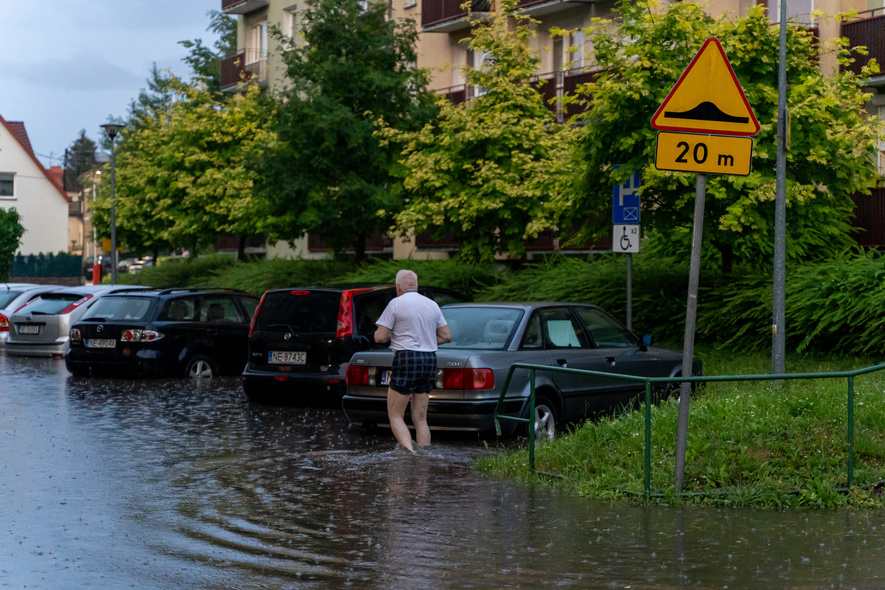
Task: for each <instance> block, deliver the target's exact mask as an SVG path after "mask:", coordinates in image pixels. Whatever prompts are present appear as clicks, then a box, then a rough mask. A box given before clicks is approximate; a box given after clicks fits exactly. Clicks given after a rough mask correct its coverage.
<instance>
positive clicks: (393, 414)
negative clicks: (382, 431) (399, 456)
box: [387, 389, 415, 451]
mask: <svg viewBox="0 0 885 590" xmlns="http://www.w3.org/2000/svg"><path fill="white" fill-rule="evenodd" d="M410 397H411V396H408V395H403V394H401V393H399V392H397V391H394V390H392V389H388V390H387V418H388V420H390V430H392V431H393V436H395V437H396V441H397V442H398V443H399V444H401V445H402V446H404V447H405V448H407V449H409V450H410V451H414V450H415V449H414V447H412V433H411V432H409V427H408V426H406V421H405V415H406V408H407V407H408V405H409V399H410Z"/></svg>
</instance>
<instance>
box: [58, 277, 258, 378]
mask: <svg viewBox="0 0 885 590" xmlns="http://www.w3.org/2000/svg"><path fill="white" fill-rule="evenodd" d="M257 306H258V298H257V297H253V296H251V295H249V294H247V293H245V292H242V291H235V290H229V289H162V290H157V289H152V290H146V291H124V292H121V293H114V294H111V295H107V296H105V297H103V298H102V299H101V300H99V301H98V302H97V303H96V304H95V305H94V306H93V307H92V308H91V309H90V310H89V311H88V312H87V313H86V314H84V315H83V317H82V318H80V320H79V321H78V322H77V323H76V324H74V326H73V327H72V328H71V347H70V350H69V351H68V352H67V354H66V355H65V364H66V366H67V368H68V371H70V372H71V373H73V374H74V375H89V374H92V375H96V376H98V375H117V376H127V377H129V376H131V377H136V376H151V377H190V378H211V377H213V376H214V375H225V374H226V375H238V374H240V373H241V372H242V370H243V366H244V365H245V364H246V349H247V338H248V335H249V321H250V320H251V318H252V314H253V312H254V311H255V308H256V307H257Z"/></svg>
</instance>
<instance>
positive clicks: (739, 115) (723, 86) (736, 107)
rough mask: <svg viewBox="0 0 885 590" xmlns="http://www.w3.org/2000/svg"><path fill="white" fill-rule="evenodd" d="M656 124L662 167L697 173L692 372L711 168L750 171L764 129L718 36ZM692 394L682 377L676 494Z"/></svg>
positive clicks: (685, 367) (688, 320) (685, 356)
mask: <svg viewBox="0 0 885 590" xmlns="http://www.w3.org/2000/svg"><path fill="white" fill-rule="evenodd" d="M651 126H652V127H653V128H655V129H657V130H658V131H659V133H658V138H657V146H656V148H655V167H656V168H658V169H659V170H675V171H679V172H696V173H697V182H696V185H695V207H694V227H693V230H692V237H691V262H690V265H689V278H688V303H687V305H686V310H685V342H684V347H683V351H682V374H683V375H686V376H691V369H692V360H693V358H694V333H695V326H696V323H697V303H698V283H699V279H700V267H701V244H702V241H703V233H704V201H705V199H706V193H707V174H733V175H741V176H746V175H748V174H750V164H751V159H752V153H753V139H752V136H754V135H756V134H757V133H759V129H760V127H759V122H758V121H757V120H756V115H755V114H753V109H752V108H750V104H749V103H748V102H747V97H746V96H744V90H743V88H741V85H740V83H739V82H738V80H737V76H735V74H734V70H733V69H732V68H731V64H730V63H729V61H728V58H727V57H726V56H725V51H724V50H723V49H722V45H721V44H720V43H719V40H718V39H717V38H716V37H710V38H709V39H707V40H706V41H705V42H704V44H703V45H702V46H701V48H700V50H699V51H698V52H697V54H696V55H695V56H694V59H692V60H691V63H690V64H688V67H687V68H686V69H685V71H684V72H683V73H682V76H680V78H679V80H678V81H677V82H676V85H675V86H673V89H672V90H671V91H670V94H668V95H667V98H666V99H664V102H663V103H661V106H660V107H658V110H657V112H656V113H655V114H654V116H653V117H652V119H651ZM690 398H691V384H690V383H687V382H685V383H682V384H681V386H680V391H679V427H678V432H677V438H676V479H675V482H674V483H675V487H676V493H677V494H681V493H682V483H683V478H684V475H685V450H686V443H687V440H688V407H689V401H690Z"/></svg>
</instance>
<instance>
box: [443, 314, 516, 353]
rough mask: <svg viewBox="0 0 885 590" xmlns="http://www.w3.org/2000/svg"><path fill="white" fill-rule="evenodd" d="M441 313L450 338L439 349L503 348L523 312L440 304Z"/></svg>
mask: <svg viewBox="0 0 885 590" xmlns="http://www.w3.org/2000/svg"><path fill="white" fill-rule="evenodd" d="M442 313H443V316H444V317H445V318H446V322H448V324H449V330H450V331H451V332H452V341H451V342H449V343H447V344H441V345H440V348H470V349H475V350H504V348H505V347H506V346H507V343H508V342H509V341H510V338H511V337H512V336H513V333H514V332H515V331H516V326H517V325H519V320H520V319H521V318H522V316H523V313H524V312H523V311H522V310H521V309H502V308H499V307H452V308H448V307H444V308H443V309H442Z"/></svg>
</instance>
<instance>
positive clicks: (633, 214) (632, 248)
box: [612, 170, 642, 330]
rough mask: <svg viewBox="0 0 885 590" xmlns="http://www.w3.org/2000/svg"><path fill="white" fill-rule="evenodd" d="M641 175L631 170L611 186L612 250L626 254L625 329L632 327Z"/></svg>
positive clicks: (637, 171)
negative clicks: (625, 176)
mask: <svg viewBox="0 0 885 590" xmlns="http://www.w3.org/2000/svg"><path fill="white" fill-rule="evenodd" d="M641 186H642V175H641V173H640V171H639V170H636V171H634V172H633V174H632V175H631V176H630V178H629V179H628V180H627V182H625V183H624V184H616V185H614V186H613V187H612V224H613V227H612V251H614V252H622V253H626V254H627V329H628V330H632V329H633V253H634V252H639V212H640V207H639V188H640V187H641Z"/></svg>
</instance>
